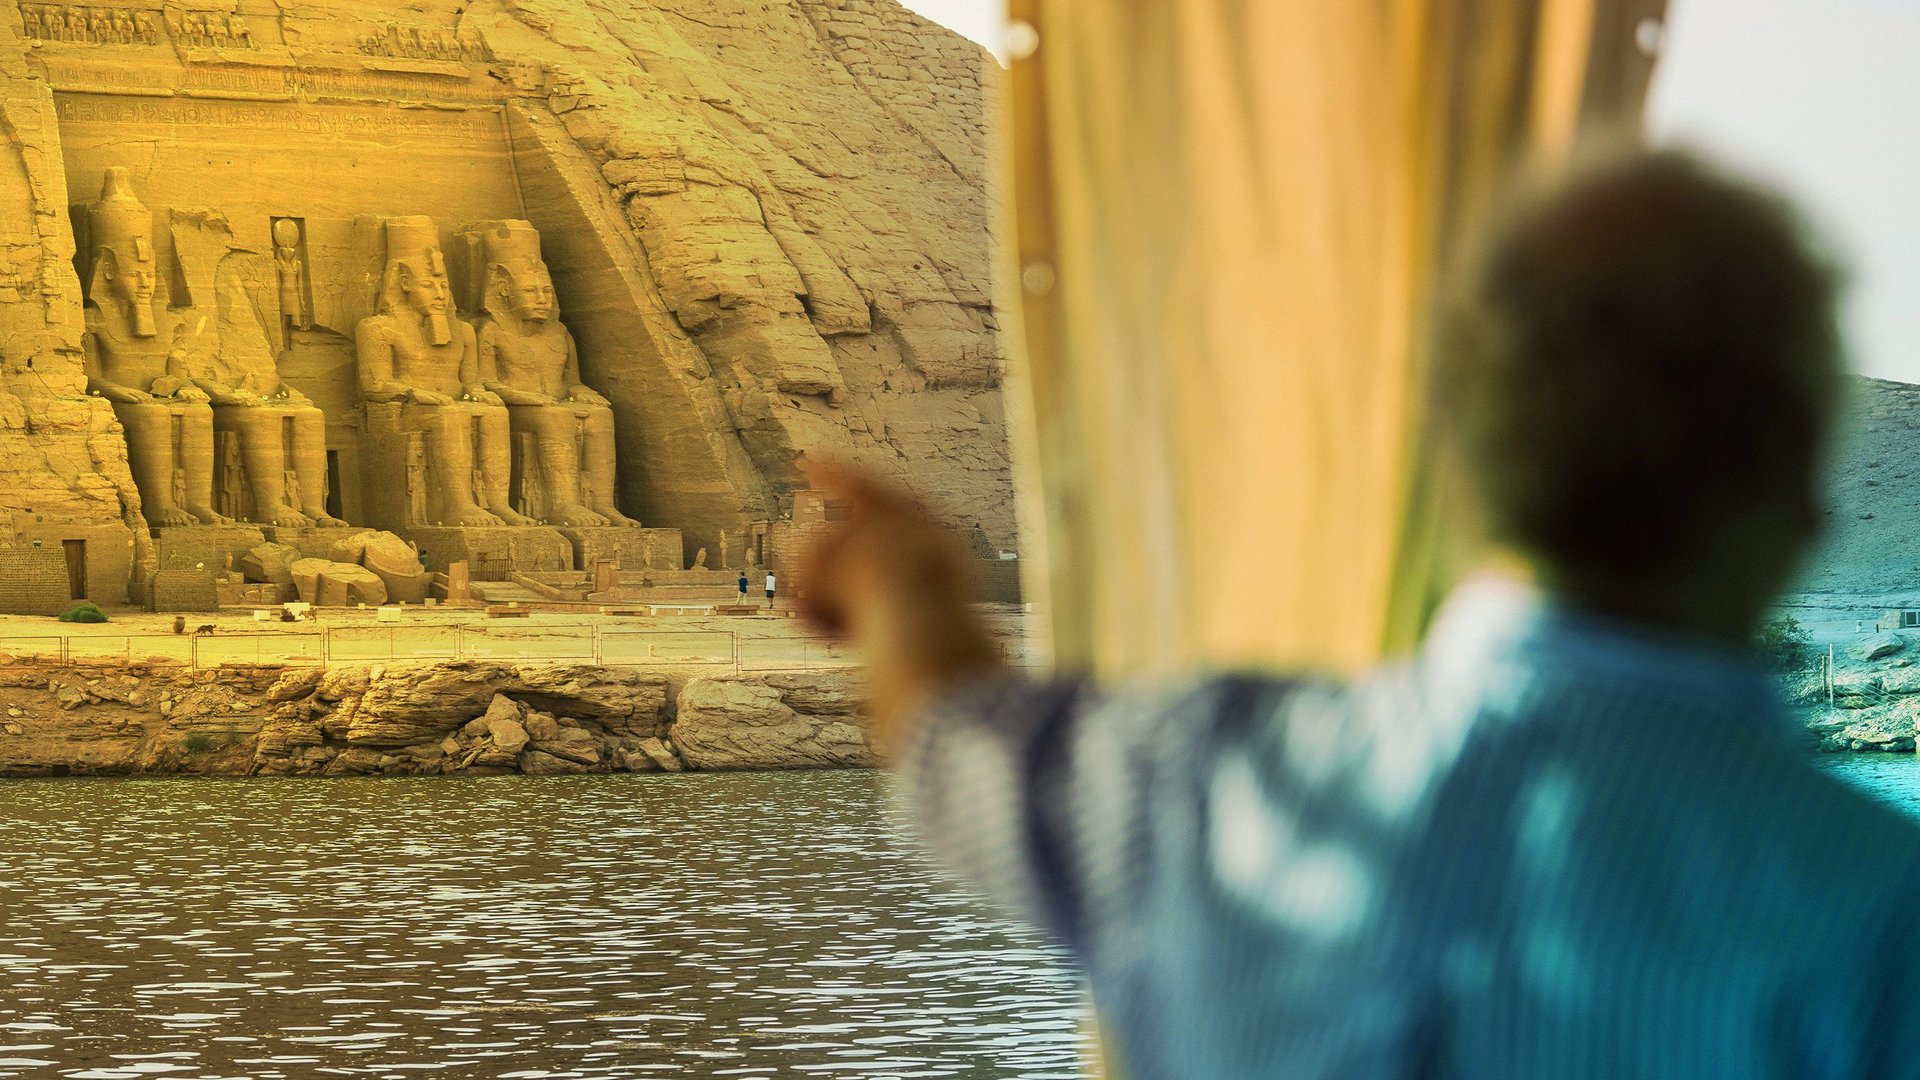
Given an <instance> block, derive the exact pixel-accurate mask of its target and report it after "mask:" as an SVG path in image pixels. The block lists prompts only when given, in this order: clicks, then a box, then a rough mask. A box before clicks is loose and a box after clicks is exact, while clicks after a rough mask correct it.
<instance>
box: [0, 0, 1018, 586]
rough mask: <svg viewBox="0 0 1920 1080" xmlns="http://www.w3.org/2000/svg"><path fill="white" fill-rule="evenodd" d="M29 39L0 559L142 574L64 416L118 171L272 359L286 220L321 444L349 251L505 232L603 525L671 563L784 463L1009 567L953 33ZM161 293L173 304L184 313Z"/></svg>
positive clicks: (966, 53) (211, 34) (84, 436)
mask: <svg viewBox="0 0 1920 1080" xmlns="http://www.w3.org/2000/svg"><path fill="white" fill-rule="evenodd" d="M51 10H53V9H52V8H49V7H48V6H47V5H43V4H37V3H25V4H22V3H17V2H15V3H6V2H4V0H0V78H3V79H4V86H3V87H0V211H4V213H0V299H4V300H5V301H6V302H5V303H4V304H0V519H4V518H11V519H12V522H13V524H14V530H13V531H14V535H15V538H16V539H22V538H26V537H28V536H30V535H31V536H44V537H45V538H46V539H47V540H48V542H49V543H50V544H52V545H55V546H57V545H58V543H59V542H60V541H61V539H62V538H63V537H64V536H65V535H66V534H67V533H70V532H72V531H73V529H75V528H78V529H95V530H106V531H105V532H102V533H100V534H99V535H100V536H101V537H102V538H105V539H110V540H111V541H112V542H113V543H116V544H119V545H121V546H122V547H124V548H125V549H126V551H125V553H124V555H123V556H121V557H120V563H119V564H116V565H123V564H124V563H125V562H126V561H128V560H131V559H135V558H138V557H139V556H140V555H141V554H142V553H143V550H144V548H143V547H142V548H141V549H140V550H136V545H144V535H143V534H144V525H145V521H144V519H143V517H142V515H141V509H140V502H139V495H138V493H137V492H136V491H135V490H134V488H133V485H132V482H131V478H130V475H129V472H128V468H127V464H126V450H125V446H124V440H123V438H122V435H121V432H120V429H119V426H118V423H117V421H116V420H115V419H114V417H113V413H112V411H111V409H109V408H108V407H107V406H106V404H105V403H104V402H102V401H101V400H99V399H98V398H93V397H89V396H88V395H87V393H86V392H85V382H84V378H83V376H82V372H81V359H80V331H81V326H82V316H81V302H82V296H81V287H80V282H79V279H78V277H77V275H76V273H75V270H74V264H73V257H74V250H73V246H74V238H73V228H72V223H71V220H70V212H71V207H72V206H74V205H75V204H78V203H84V202H86V201H88V200H90V199H92V198H94V197H95V196H96V194H97V191H98V186H99V182H100V177H101V175H102V174H103V170H104V169H105V168H106V167H108V166H110V165H121V166H125V167H127V168H128V169H130V170H131V172H132V176H133V185H134V187H135V189H136V190H137V191H138V192H139V193H140V195H141V198H142V199H143V200H144V201H145V202H146V204H147V205H149V206H150V207H151V208H152V209H153V210H154V212H155V214H156V219H157V221H159V222H160V223H162V224H165V223H166V222H168V221H178V220H199V218H197V217H194V215H204V214H207V213H211V214H213V215H217V217H218V220H220V221H223V222H230V223H231V229H232V237H231V239H232V252H233V258H234V259H237V260H239V261H240V262H241V263H245V265H246V266H247V267H250V268H251V269H250V271H249V272H250V273H252V275H253V277H252V278H249V279H248V280H250V281H253V285H254V286H257V287H253V288H251V290H250V291H248V290H242V291H240V292H235V291H234V290H232V289H229V290H227V293H230V294H232V296H237V297H241V298H242V299H245V298H247V297H252V302H254V303H255V304H256V305H260V306H262V310H263V312H264V314H263V315H262V318H261V320H260V322H261V325H262V326H263V327H267V328H268V333H269V336H278V334H279V330H278V327H279V325H280V316H281V315H285V314H290V313H287V312H276V311H271V310H267V309H268V308H270V307H271V304H272V303H273V301H272V298H271V295H270V294H271V291H272V290H271V289H269V288H267V286H266V285H265V284H263V282H264V280H265V279H264V277H263V275H264V274H265V273H266V271H265V270H263V269H262V267H265V266H266V265H267V263H266V261H265V260H266V259H267V257H268V255H269V253H270V252H272V251H273V247H272V244H273V241H272V240H271V239H269V237H268V232H267V230H268V226H269V224H270V223H272V222H273V221H277V220H280V219H282V218H283V217H293V218H298V219H300V220H302V221H304V222H305V225H303V226H302V232H301V235H302V236H303V238H304V239H303V241H302V242H303V244H304V245H305V248H304V249H303V250H304V251H305V252H306V253H307V254H308V255H311V256H312V258H313V260H314V264H313V266H312V268H311V271H310V277H311V282H310V287H311V292H312V298H311V306H312V315H313V321H312V323H311V325H309V324H307V323H306V322H305V321H302V322H301V325H300V328H299V331H298V332H297V333H295V332H294V331H293V330H288V331H287V332H286V335H285V338H286V340H285V341H277V342H275V345H276V347H279V348H282V349H283V350H284V351H283V352H282V353H281V356H280V365H281V375H282V376H283V377H285V378H286V380H287V382H288V383H289V385H292V386H294V387H295V388H296V389H298V390H300V391H301V392H303V393H306V394H307V395H308V396H310V397H312V398H313V399H314V401H315V402H316V403H317V404H319V405H320V406H321V407H322V408H323V409H325V410H326V411H327V413H328V419H329V423H330V425H333V426H332V427H330V431H333V430H334V429H335V428H340V427H342V426H350V425H349V424H348V421H346V420H345V419H343V416H344V414H345V413H347V412H349V411H350V410H351V408H352V407H353V403H354V400H355V399H354V397H353V375H352V359H351V334H352V331H353V320H354V318H355V317H356V316H357V315H358V314H364V313H365V311H366V309H367V307H368V305H369V303H370V301H371V291H370V287H369V286H368V285H367V281H368V278H367V273H366V268H365V267H363V266H360V265H357V264H354V263H353V261H352V254H353V252H352V250H351V249H352V244H351V236H350V229H349V226H350V225H351V224H352V223H353V222H354V221H355V220H357V219H369V220H371V219H377V218H379V217H380V216H382V215H396V214H427V215H431V216H434V217H435V219H436V220H437V221H438V222H439V223H440V225H441V227H442V229H443V231H444V232H445V233H446V235H447V236H448V237H453V236H455V235H457V232H458V230H459V229H460V228H462V227H464V226H465V225H467V224H470V223H471V222H473V221H477V220H482V219H492V218H501V217H524V218H527V219H529V220H531V221H533V222H534V224H535V225H536V226H537V227H538V229H539V231H540V234H541V237H542V243H543V247H544V249H545V252H546V257H547V261H548V263H549V265H550V267H551V268H552V270H553V274H554V279H555V286H556V290H557V293H558V296H559V300H560V308H561V313H562V318H563V319H564V320H565V321H566V322H567V324H568V325H569V327H570V328H571V329H572V330H573V332H574V334H575V336H576V338H577V339H578V340H579V343H580V346H581V362H582V369H583V372H584V375H585V378H586V381H587V382H588V383H590V384H592V385H594V386H595V387H596V388H597V389H598V390H599V391H600V392H602V393H604V394H605V395H606V396H607V397H608V398H609V399H610V400H611V401H612V403H613V408H614V411H615V415H616V419H617V422H618V430H619V459H620V460H619V464H620V469H621V473H622V475H621V498H622V501H623V502H624V503H626V504H627V505H628V508H629V509H630V510H631V511H632V512H634V513H635V514H636V515H638V516H640V517H641V518H643V519H645V520H646V521H647V523H648V524H650V525H659V526H663V527H669V528H674V527H677V528H680V529H682V530H683V532H684V534H685V537H686V544H687V550H688V553H689V554H691V552H692V551H694V550H696V549H697V548H699V547H709V548H712V547H713V546H714V545H715V544H716V543H718V541H719V534H720V533H721V532H723V531H724V532H726V533H728V535H729V537H730V538H731V541H732V543H733V544H734V545H735V546H736V547H737V546H738V545H739V544H740V543H741V538H742V533H743V529H744V528H745V526H746V525H747V524H749V523H751V522H755V521H762V520H767V519H773V518H779V517H781V516H783V515H784V514H785V513H787V512H789V511H790V509H791V506H792V499H791V490H792V488H793V487H794V485H795V483H796V478H797V474H796V471H795V465H796V461H797V459H798V458H799V457H800V456H801V455H802V454H804V453H805V452H807V451H810V450H817V449H823V448H824V449H831V450H833V451H834V452H837V453H840V454H844V455H846V456H851V457H854V458H857V459H860V460H863V461H865V462H867V463H869V464H871V465H873V466H875V467H877V468H880V469H883V470H885V471H888V472H891V473H893V474H894V475H896V476H897V477H898V478H899V479H901V480H902V481H903V482H905V483H907V484H908V485H909V486H911V487H913V488H914V489H916V490H918V491H920V492H922V493H924V494H926V495H928V496H930V497H932V498H935V499H938V500H939V501H940V502H942V503H943V504H946V505H949V506H951V507H953V508H954V509H955V511H956V515H955V516H956V517H957V518H958V519H959V521H960V522H961V523H963V524H969V525H975V526H978V528H979V530H980V531H981V532H982V533H983V534H984V537H985V539H986V544H987V546H989V547H991V548H1010V547H1012V546H1013V516H1012V505H1011V492H1010V483H1009V472H1008V463H1007V454H1006V438H1005V424H1004V420H1003V414H1002V403H1001V391H1000V372H1001V359H1000V354H999V350H998V347H997V345H996V339H995V332H996V329H997V325H996V321H995V318H994V313H993V310H992V306H991V302H990V291H991V290H990V282H989V264H990V259H989V252H988V243H987V216H988V213H987V210H988V207H987V186H986V173H987V170H986V167H985V160H986V151H985V137H984V116H985V100H984V88H983V79H984V78H985V70H986V65H985V57H984V54H983V53H982V52H981V51H980V50H978V49H977V48H975V47H974V46H972V45H970V44H968V43H967V42H965V41H964V40H963V39H961V38H959V37H957V36H956V35H953V34H951V33H950V32H948V31H946V30H944V29H941V28H939V27H936V26H934V25H932V24H930V23H927V22H925V21H924V20H921V19H919V18H918V17H916V16H914V15H911V14H909V13H908V12H906V11H905V10H904V9H902V8H900V7H899V6H898V5H897V4H895V3H893V2H892V0H794V2H792V3H784V4H772V3H765V2H756V0H661V2H643V0H478V2H469V0H416V2H412V3H409V4H407V5H403V6H400V7H392V6H389V5H376V4H371V3H367V2H366V0H294V2H289V3H279V4H273V5H265V4H257V3H253V2H251V0H242V2H241V3H240V4H239V5H238V6H237V7H235V8H234V9H233V11H232V13H231V14H226V15H221V14H219V13H215V14H211V15H205V16H201V15H198V14H196V13H188V16H189V17H188V18H186V19H185V20H183V19H182V18H181V17H180V15H181V12H180V11H178V10H176V9H173V8H166V7H157V8H151V9H147V8H140V9H138V10H137V11H135V9H133V8H129V9H127V10H129V11H134V12H135V15H134V17H133V18H132V19H130V20H127V21H123V22H118V23H112V24H111V25H113V26H116V27H122V28H121V29H118V30H113V31H111V32H107V33H106V35H105V36H101V32H98V31H94V30H86V31H73V30H70V29H59V30H54V29H49V25H50V16H49V15H48V12H49V11H51ZM60 10H65V9H60ZM116 10H117V9H116ZM63 25H71V24H63ZM180 215H185V217H181V216H180ZM207 220H213V218H207ZM172 244H173V240H172V239H171V238H170V237H169V236H168V235H166V234H165V233H164V231H163V234H162V235H161V237H160V246H161V248H162V249H163V250H162V252H161V256H162V260H163V262H164V261H166V260H168V259H172V258H174V256H173V254H172V251H171V245H172ZM449 250H452V249H451V247H450V248H449ZM329 260H330V261H329ZM456 262H457V260H456ZM236 265H239V264H238V263H236ZM453 269H454V272H455V282H454V284H455V285H456V286H458V287H460V290H461V291H462V294H463V296H465V295H467V294H468V293H469V292H470V289H471V283H467V282H462V281H461V280H459V275H460V272H461V270H460V267H459V266H457V265H456V266H455V267H454V268H453ZM170 272H171V273H173V274H174V275H175V276H176V277H178V278H179V279H178V280H177V281H173V282H171V283H169V285H170V288H172V289H173V290H175V295H176V297H178V296H179V295H183V294H185V293H189V292H191V293H194V294H196V295H198V294H203V293H207V292H208V289H207V288H206V287H205V283H204V282H202V283H200V284H201V286H202V287H201V288H198V289H194V288H192V285H193V284H194V283H193V282H190V281H188V280H187V279H186V278H185V277H179V274H180V271H179V269H178V267H175V269H174V270H172V271H170ZM254 279H260V280H254ZM214 291H216V292H217V291H218V290H214ZM223 295H225V294H223ZM263 297H264V299H263ZM196 302H201V303H204V302H205V298H204V297H202V298H201V300H199V301H196ZM462 307H463V309H468V308H470V304H469V303H468V302H467V301H466V300H464V299H463V300H462ZM469 314H471V312H470V311H469ZM304 319H305V316H304V315H303V316H302V320H304ZM209 325H212V324H209ZM215 329H216V330H217V329H218V327H217V326H216V328H215ZM212 332H215V331H209V333H212ZM329 438H330V440H331V439H332V438H333V436H332V435H331V434H330V436H329ZM329 445H330V447H331V446H332V445H333V443H332V442H331V441H330V444H329ZM350 452H351V450H350V448H345V449H343V450H342V453H350ZM346 475H348V476H349V477H351V476H352V470H351V469H348V470H347V473H346ZM349 482H351V480H350V481H349ZM43 525H44V526H47V527H46V528H44V529H38V531H36V528H35V527H37V526H43ZM102 598H103V599H109V598H110V597H104V596H103V597H102Z"/></svg>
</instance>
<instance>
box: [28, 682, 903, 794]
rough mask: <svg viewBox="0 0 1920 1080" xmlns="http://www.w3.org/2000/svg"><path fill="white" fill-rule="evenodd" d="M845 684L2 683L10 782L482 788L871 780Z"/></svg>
mask: <svg viewBox="0 0 1920 1080" xmlns="http://www.w3.org/2000/svg"><path fill="white" fill-rule="evenodd" d="M857 703H858V693H857V687H856V685H855V683H854V681H853V677H852V675H851V674H850V673H849V672H848V671H847V670H846V669H844V668H814V669H805V670H790V671H777V672H760V673H748V674H739V675H734V674H728V675H713V676H708V675H691V674H687V673H685V672H672V671H667V672H662V671H649V670H644V669H632V668H605V667H591V666H581V665H558V664H514V663H483V662H471V661H469V662H458V663H423V664H404V665H402V664H394V665H384V666H368V667H350V668H335V669H331V670H326V671H322V670H320V669H317V668H290V667H233V668H220V669H217V670H214V671H201V672H193V671H190V670H188V669H185V668H182V667H176V666H169V665H134V666H131V667H129V666H125V665H121V664H114V665H112V666H111V667H107V666H102V667H99V668H90V667H88V666H86V665H59V664H52V663H47V664H36V663H34V662H32V661H21V660H14V661H12V662H10V663H9V664H8V665H6V668H5V670H4V672H0V776H5V777H26V776H84V775H170V774H186V775H213V776H412V775H447V776H485V775H501V774H507V773H524V774H528V775H563V774H578V773H612V772H678V771H683V770H739V769H798V768H845V767H867V766H871V765H872V764H874V760H873V756H872V754H871V752H870V751H869V750H868V748H867V744H866V740H865V737H864V736H863V734H862V729H861V719H860V716H859V713H858V711H857Z"/></svg>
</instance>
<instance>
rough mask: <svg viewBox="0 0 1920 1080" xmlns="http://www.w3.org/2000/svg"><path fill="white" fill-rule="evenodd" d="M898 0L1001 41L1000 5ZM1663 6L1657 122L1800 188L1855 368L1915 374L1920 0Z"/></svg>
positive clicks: (1741, 0)
mask: <svg viewBox="0 0 1920 1080" xmlns="http://www.w3.org/2000/svg"><path fill="white" fill-rule="evenodd" d="M904 2H905V3H906V5H907V6H908V7H910V8H913V9H914V10H915V11H918V12H920V13H921V14H923V15H925V16H927V17H928V18H930V19H932V20H934V21H935V22H939V23H942V24H944V25H946V26H950V27H952V28H953V29H955V30H957V31H959V32H960V33H962V34H965V35H966V36H968V37H970V38H972V39H974V40H975V41H978V42H980V43H982V44H984V45H986V46H987V47H988V48H992V49H995V50H998V49H999V47H1000V25H1001V21H1002V19H1003V17H1004V16H1003V12H1004V10H1005V3H1004V0H904ZM1341 2H1344V0H1341ZM1669 13H1670V23H1671V25H1670V27H1669V32H1668V34H1667V38H1666V45H1665V49H1666V53H1665V55H1664V56H1663V57H1662V58H1661V62H1660V68H1659V73H1658V75H1657V76H1656V78H1655V82H1654V87H1653V95H1652V99H1651V101H1650V102H1649V103H1648V113H1649V123H1650V125H1651V126H1652V128H1653V130H1654V131H1655V132H1656V133H1658V134H1659V135H1660V136H1662V137H1672V138H1679V139H1682V140H1684V141H1686V142H1688V143H1690V144H1693V145H1696V146H1699V147H1701V148H1703V149H1706V150H1708V151H1711V152H1713V153H1714V154H1716V155H1718V156H1720V157H1722V158H1723V159H1724V160H1727V161H1728V162H1730V163H1732V164H1734V165H1736V166H1739V167H1742V168H1745V169H1747V170H1748V171H1751V172H1757V173H1758V174H1759V175H1761V176H1763V177H1765V178H1767V179H1769V180H1772V181H1774V182H1775V183H1778V184H1780V185H1782V186H1783V187H1785V188H1786V189H1787V190H1788V191H1789V192H1791V193H1792V194H1793V195H1794V196H1795V197H1796V198H1798V199H1799V200H1800V201H1801V202H1802V204H1803V205H1805V206H1806V207H1807V208H1808V209H1809V210H1810V212H1811V213H1812V215H1813V218H1814V220H1815V221H1816V222H1818V223H1819V224H1820V225H1821V227H1822V228H1823V230H1824V231H1825V233H1826V234H1827V236H1828V237H1829V238H1830V239H1831V240H1832V241H1833V242H1834V244H1835V246H1836V247H1837V248H1839V250H1840V251H1841V252H1842V254H1843V255H1844V257H1845V258H1846V260H1847V261H1848V263H1849V264H1850V266H1851V267H1852V271H1853V289H1852V294H1851V298H1850V305H1849V312H1848V329H1849V331H1850V336H1851V340H1852V345H1853V349H1854V354H1855V360H1856V363H1857V366H1858V367H1859V368H1860V370H1862V371H1864V372H1865V373H1867V374H1869V375H1877V376H1879V377H1881V378H1890V379H1900V380H1902V381H1905V382H1920V0H1671V2H1670V8H1669Z"/></svg>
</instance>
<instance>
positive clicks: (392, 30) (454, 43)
mask: <svg viewBox="0 0 1920 1080" xmlns="http://www.w3.org/2000/svg"><path fill="white" fill-rule="evenodd" d="M355 44H356V46H357V47H358V48H359V50H360V51H361V52H363V53H366V54H367V55H368V56H392V57H399V58H404V59H409V60H453V61H457V62H461V63H486V62H488V61H490V60H492V59H493V53H492V52H490V51H488V49H487V46H486V45H485V43H483V42H482V41H480V39H478V38H474V37H467V36H464V35H459V34H449V33H447V32H446V31H445V30H422V29H420V28H419V27H414V26H401V25H399V24H398V23H388V24H387V25H386V26H384V27H379V28H369V29H367V30H366V31H364V32H363V33H361V34H360V36H359V37H358V38H357V39H356V41H355Z"/></svg>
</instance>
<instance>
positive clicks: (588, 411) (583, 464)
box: [476, 221, 639, 527]
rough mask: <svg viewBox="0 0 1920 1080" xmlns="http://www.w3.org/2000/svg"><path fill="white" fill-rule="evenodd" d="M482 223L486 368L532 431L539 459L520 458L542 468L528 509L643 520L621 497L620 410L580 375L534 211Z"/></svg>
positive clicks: (580, 518)
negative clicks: (616, 422)
mask: <svg viewBox="0 0 1920 1080" xmlns="http://www.w3.org/2000/svg"><path fill="white" fill-rule="evenodd" d="M476 232H477V233H478V235H479V241H480V253H481V256H482V261H483V264H484V267H485V274H484V277H483V278H482V279H481V280H482V282H483V285H482V288H483V292H482V294H481V307H482V309H483V311H484V312H485V315H484V317H483V318H482V319H481V320H480V322H479V325H478V331H477V332H478V334H479V347H480V377H481V379H482V380H483V381H484V382H485V384H486V387H487V389H488V390H491V391H493V392H494V393H495V394H498V395H500V399H501V400H502V401H505V402H506V403H507V412H508V413H509V415H510V416H511V417H512V423H513V430H514V431H515V432H516V433H521V434H528V435H531V436H533V443H534V452H535V456H536V458H537V460H536V461H535V462H532V463H527V462H523V463H522V466H521V473H522V475H523V476H526V475H527V474H529V473H531V474H534V475H537V477H538V478H539V485H538V488H539V492H538V497H537V498H531V499H527V500H526V501H527V504H528V505H527V508H528V510H529V511H530V512H531V513H532V514H533V516H534V517H536V518H539V519H541V520H543V521H547V522H551V523H553V524H556V525H569V526H576V527H578V526H604V525H638V524H639V522H637V521H634V520H633V519H632V518H629V517H627V516H626V515H625V514H622V513H621V512H620V508H619V506H618V505H617V504H616V503H615V501H614V490H615V485H614V460H615V455H614V441H613V410H612V409H611V408H609V407H608V403H607V399H606V398H604V397H601V396H600V395H599V394H598V393H595V392H594V390H593V389H592V388H591V387H589V386H587V385H586V384H584V383H582V382H581V381H580V360H579V356H578V354H577V352H576V350H575V347H574V342H573V335H572V334H571V333H569V332H568V331H567V328H566V327H565V326H564V325H562V324H561V322H560V319H559V317H558V316H559V307H558V305H557V304H555V302H554V296H553V279H552V277H550V276H549V275H548V273H547V266H546V263H545V262H543V261H541V258H540V234H539V233H537V232H535V231H534V228H533V226H532V225H531V224H529V223H527V222H525V221H491V222H485V223H483V224H481V225H479V226H477V227H476ZM523 484H524V481H523Z"/></svg>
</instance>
